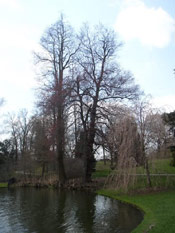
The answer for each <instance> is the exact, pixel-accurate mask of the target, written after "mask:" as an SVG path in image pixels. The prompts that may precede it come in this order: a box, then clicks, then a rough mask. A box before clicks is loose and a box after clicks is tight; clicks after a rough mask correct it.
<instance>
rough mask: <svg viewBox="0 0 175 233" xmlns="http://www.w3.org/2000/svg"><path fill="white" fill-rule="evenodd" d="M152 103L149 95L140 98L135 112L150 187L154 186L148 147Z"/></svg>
mask: <svg viewBox="0 0 175 233" xmlns="http://www.w3.org/2000/svg"><path fill="white" fill-rule="evenodd" d="M151 110H152V109H151V105H150V102H149V96H146V97H144V98H143V99H140V100H138V101H137V102H136V103H135V107H134V109H133V113H134V114H135V119H136V122H137V125H138V129H139V133H140V139H141V152H142V157H143V158H144V164H145V170H146V174H147V182H148V185H149V187H152V182H151V177H150V171H149V163H148V153H146V152H147V148H148V145H149V143H150V135H149V131H148V130H147V116H148V115H150V111H151Z"/></svg>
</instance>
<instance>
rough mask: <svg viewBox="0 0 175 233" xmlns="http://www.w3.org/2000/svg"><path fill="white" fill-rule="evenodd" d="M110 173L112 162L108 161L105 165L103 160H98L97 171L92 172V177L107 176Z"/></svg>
mask: <svg viewBox="0 0 175 233" xmlns="http://www.w3.org/2000/svg"><path fill="white" fill-rule="evenodd" d="M110 173H111V169H110V162H109V161H107V162H106V165H105V164H104V162H103V161H98V162H97V164H96V171H95V172H94V173H93V174H92V178H100V177H107V176H108V175H109V174H110Z"/></svg>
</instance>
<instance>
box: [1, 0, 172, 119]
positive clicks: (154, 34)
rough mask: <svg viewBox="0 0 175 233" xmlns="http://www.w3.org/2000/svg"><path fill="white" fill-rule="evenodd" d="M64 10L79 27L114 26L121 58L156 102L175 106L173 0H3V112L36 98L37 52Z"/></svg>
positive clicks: (29, 105) (30, 105)
mask: <svg viewBox="0 0 175 233" xmlns="http://www.w3.org/2000/svg"><path fill="white" fill-rule="evenodd" d="M60 13H63V14H64V15H65V16H66V18H67V20H68V21H69V22H70V24H71V25H72V26H73V27H74V28H75V29H76V30H77V31H78V30H79V28H80V27H81V25H82V24H83V23H84V22H88V23H89V24H90V25H95V24H98V23H102V24H104V25H105V26H107V27H111V28H113V29H114V30H115V31H116V33H117V38H118V40H119V41H121V42H122V43H123V46H122V48H121V49H120V51H119V55H118V62H119V63H120V65H121V66H122V67H123V68H124V69H126V70H130V71H131V73H132V74H133V75H134V77H135V80H136V83H138V84H139V85H140V87H141V89H142V90H144V92H145V94H150V95H151V96H152V98H153V102H154V104H155V106H157V107H166V110H167V111H174V110H175V101H174V100H175V91H174V90H175V74H174V73H173V69H174V68H175V4H174V0H64V1H63V0H0V97H3V98H4V99H5V104H4V106H3V107H1V108H0V113H1V114H6V113H7V112H11V111H15V112H18V111H19V109H22V108H26V109H28V110H29V111H32V109H33V107H34V102H35V95H34V88H35V86H36V72H35V67H34V59H33V55H32V52H33V51H35V50H36V49H37V48H38V44H39V41H40V38H41V36H42V34H43V32H44V31H45V30H46V29H47V28H48V27H49V26H50V25H51V24H53V23H54V22H55V21H56V20H57V19H58V18H59V16H60Z"/></svg>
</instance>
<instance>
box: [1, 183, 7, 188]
mask: <svg viewBox="0 0 175 233" xmlns="http://www.w3.org/2000/svg"><path fill="white" fill-rule="evenodd" d="M7 187H8V183H0V188H7Z"/></svg>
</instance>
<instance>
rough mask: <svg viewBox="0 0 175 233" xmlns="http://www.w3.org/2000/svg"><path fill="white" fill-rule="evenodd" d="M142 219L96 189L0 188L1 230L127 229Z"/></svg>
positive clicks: (73, 232) (71, 232) (83, 232)
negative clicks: (79, 190) (85, 190)
mask: <svg viewBox="0 0 175 233" xmlns="http://www.w3.org/2000/svg"><path fill="white" fill-rule="evenodd" d="M142 219H143V215H142V214H141V212H140V211H139V210H137V209H135V208H133V207H132V206H130V205H126V204H122V203H120V202H118V201H116V200H113V199H110V198H107V197H103V196H100V195H95V194H93V193H86V192H77V191H76V192H72V191H70V192H67V191H66V192H62V191H61V192H60V191H56V190H48V189H32V188H31V189H30V188H19V189H9V190H8V189H0V233H25V232H28V233H103V232H104V233H106V232H107V233H115V232H116V233H127V232H131V230H132V229H133V228H135V227H136V226H137V225H138V224H139V223H140V222H141V221H142Z"/></svg>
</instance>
